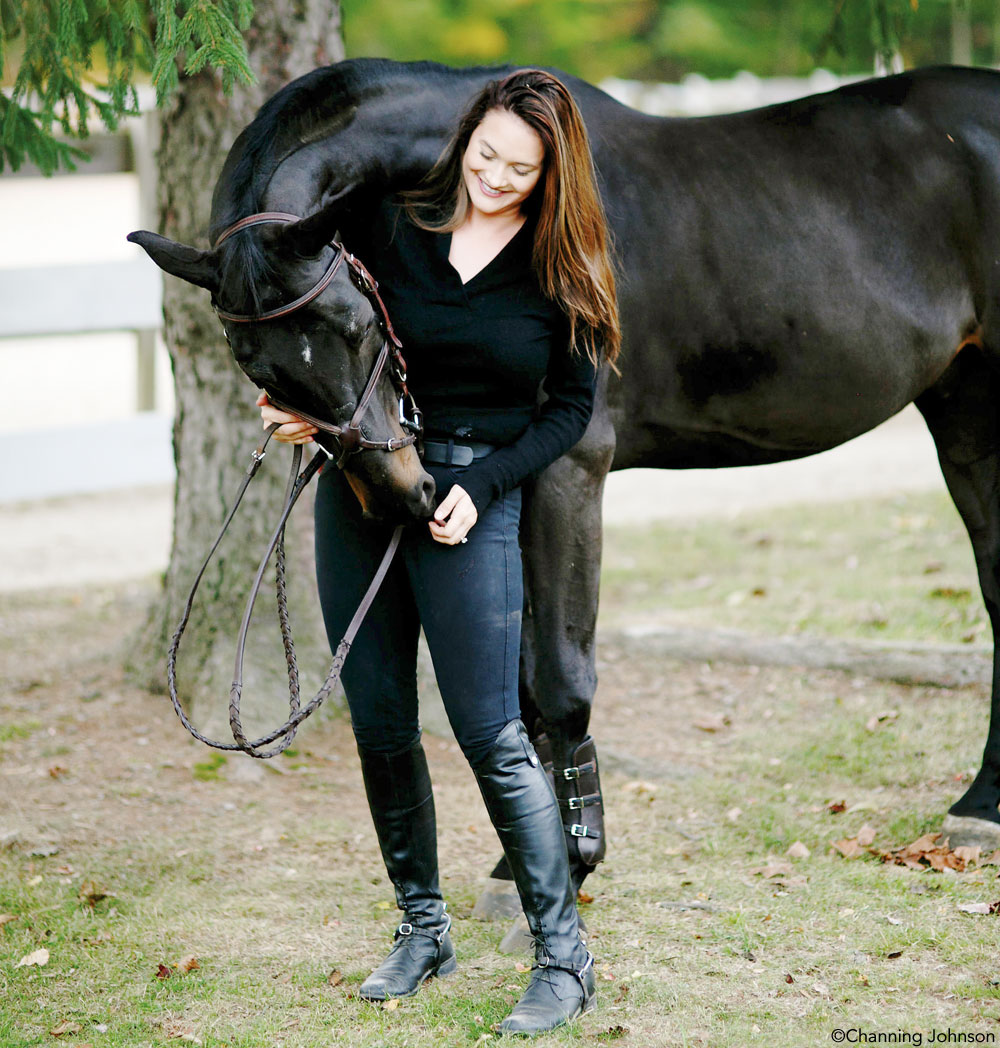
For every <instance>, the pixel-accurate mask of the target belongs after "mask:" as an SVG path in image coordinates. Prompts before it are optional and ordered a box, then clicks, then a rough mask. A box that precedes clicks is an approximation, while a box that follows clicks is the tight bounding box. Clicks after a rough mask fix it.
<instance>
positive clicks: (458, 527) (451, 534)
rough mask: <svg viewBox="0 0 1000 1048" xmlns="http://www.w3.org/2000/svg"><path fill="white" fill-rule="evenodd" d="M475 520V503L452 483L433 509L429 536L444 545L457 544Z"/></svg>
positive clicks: (467, 532)
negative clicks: (439, 503)
mask: <svg viewBox="0 0 1000 1048" xmlns="http://www.w3.org/2000/svg"><path fill="white" fill-rule="evenodd" d="M477 520H479V514H478V513H477V512H476V505H475V503H474V502H473V501H472V499H471V498H469V495H468V494H467V493H466V491H465V489H464V488H460V487H459V486H458V485H457V484H453V485H452V486H451V490H450V491H449V492H448V494H447V495H445V497H444V498H443V499H442V500H441V505H440V506H438V508H437V509H436V510H435V511H434V519H433V520H432V521H431V522H430V525H429V527H430V529H431V538H432V539H434V541H435V542H442V543H444V545H446V546H457V545H458V543H460V542H464V541H465V536H466V535H468V534H469V532H470V531H471V530H472V525H473V524H475V523H476V521H477Z"/></svg>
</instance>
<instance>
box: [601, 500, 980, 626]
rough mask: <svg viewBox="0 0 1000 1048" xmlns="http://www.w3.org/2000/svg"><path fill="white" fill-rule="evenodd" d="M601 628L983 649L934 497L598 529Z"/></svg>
mask: <svg viewBox="0 0 1000 1048" xmlns="http://www.w3.org/2000/svg"><path fill="white" fill-rule="evenodd" d="M601 602H602V623H603V624H604V625H605V626H616V625H621V624H623V623H624V622H628V621H635V620H637V619H641V620H642V621H649V620H650V619H651V618H652V619H654V620H660V621H667V622H683V623H684V624H687V625H706V626H716V627H718V626H727V627H731V628H738V629H747V630H752V631H754V632H760V633H779V634H788V633H811V634H816V635H822V636H835V637H836V636H849V637H855V638H859V637H860V638H869V639H885V640H889V639H891V640H910V641H931V640H933V641H935V642H936V643H941V644H961V643H974V642H975V643H988V642H989V639H990V638H989V635H988V622H987V618H986V613H985V609H984V608H983V603H982V598H981V596H980V593H979V587H978V583H977V580H976V574H975V565H974V562H973V557H972V548H971V546H970V544H969V540H968V537H967V535H966V533H965V529H964V527H963V525H962V522H961V520H960V518H959V517H958V514H957V512H956V511H955V509H954V507H953V506H952V504H951V502H950V501H949V500H948V498H947V497H946V496H945V495H943V494H936V493H935V494H906V495H899V496H896V497H894V498H892V499H888V500H870V499H869V500H863V501H856V502H853V501H852V502H843V503H831V504H829V505H823V506H790V507H782V508H780V509H772V510H769V511H766V512H757V513H753V514H746V515H743V516H740V517H738V518H736V519H735V520H734V521H707V522H706V521H690V522H688V521H681V522H666V523H658V524H655V525H652V526H648V527H641V528H639V527H637V528H625V527H616V528H610V529H608V533H607V537H606V542H605V556H604V570H603V575H602V583H601Z"/></svg>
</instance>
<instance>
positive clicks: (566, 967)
mask: <svg viewBox="0 0 1000 1048" xmlns="http://www.w3.org/2000/svg"><path fill="white" fill-rule="evenodd" d="M593 966H594V955H593V954H592V953H591V952H590V950H588V951H587V959H586V961H584V963H583V964H582V965H580V966H579V967H578V966H577V965H575V964H572V963H571V962H570V961H560V960H557V959H556V958H555V957H549V956H548V954H546V955H545V956H543V957H542V959H541V960H540V961H535V963H534V964H533V965H532V966H531V970H532V971H535V970H539V971H549V970H551V969H553V968H555V969H556V970H557V971H560V972H569V974H570V975H575V976H576V977H577V979H579V980H580V983H581V985H582V984H583V977H584V976H585V975H586V974H587V971H588V970H589V969H590V968H592V967H593Z"/></svg>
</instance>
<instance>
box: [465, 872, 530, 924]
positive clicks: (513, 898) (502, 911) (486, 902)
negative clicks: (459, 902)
mask: <svg viewBox="0 0 1000 1048" xmlns="http://www.w3.org/2000/svg"><path fill="white" fill-rule="evenodd" d="M520 912H521V900H520V898H519V897H518V894H517V888H516V886H515V885H514V882H513V881H500V880H497V879H496V878H495V877H491V878H490V879H489V880H488V881H487V882H486V887H485V888H484V889H483V893H482V895H480V896H479V898H478V899H477V900H476V905H475V906H474V907H473V908H472V916H473V917H475V918H476V919H477V920H480V921H507V920H510V918H511V917H516V916H517V915H518V914H519V913H520Z"/></svg>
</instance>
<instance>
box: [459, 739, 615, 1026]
mask: <svg viewBox="0 0 1000 1048" xmlns="http://www.w3.org/2000/svg"><path fill="white" fill-rule="evenodd" d="M473 771H474V772H475V774H476V780H477V782H478V783H479V789H480V791H481V792H482V795H483V800H484V801H485V802H486V809H487V811H488V812H489V814H490V819H491V820H492V822H493V825H494V827H495V828H496V831H497V834H498V835H499V837H500V843H501V844H502V845H503V850H504V854H505V855H506V856H507V862H508V864H509V866H510V871H511V873H512V874H513V877H514V883H515V884H516V885H517V890H518V894H519V895H520V897H521V905H522V906H523V907H524V913H525V916H526V917H527V919H528V926H529V927H530V928H531V933H532V935H533V936H534V939H535V965H534V967H533V969H532V973H531V982H530V983H529V984H528V988H527V990H526V991H525V993H524V996H523V997H522V998H521V1000H520V1001H518V1003H517V1005H515V1007H514V1010H513V1011H512V1012H511V1014H510V1015H509V1016H507V1018H506V1019H504V1021H503V1022H502V1023H501V1024H500V1030H501V1031H502V1032H504V1033H517V1034H526V1035H533V1034H539V1033H544V1032H545V1031H547V1030H552V1029H555V1027H557V1026H561V1025H562V1024H563V1023H565V1022H568V1021H569V1020H570V1019H575V1018H576V1017H577V1016H578V1015H580V1014H581V1013H583V1012H585V1011H589V1010H590V1009H591V1008H592V1007H593V1006H594V1003H595V990H594V958H593V957H592V956H591V954H590V953H589V952H588V951H587V948H586V947H585V946H584V945H583V943H582V942H581V940H580V926H579V923H578V919H577V914H576V892H575V890H574V888H573V885H572V883H571V881H570V875H569V861H568V859H567V855H566V841H565V838H564V836H563V828H562V820H561V818H560V816H559V808H558V806H557V804H556V800H555V797H554V796H553V793H552V787H551V786H550V785H549V783H548V780H547V778H546V776H545V772H544V771H543V769H542V767H541V765H540V763H539V760H538V757H537V756H536V754H535V751H534V750H533V749H532V747H531V743H530V741H529V739H528V733H527V732H526V731H525V729H524V725H523V724H522V723H521V722H520V721H511V722H510V723H509V724H508V725H507V726H506V727H505V728H504V729H503V731H501V732H500V735H499V736H498V737H497V740H496V742H495V743H494V745H493V749H492V750H490V752H489V754H488V755H487V757H486V759H485V760H484V761H482V762H481V763H480V764H478V765H476V767H475V768H474V769H473Z"/></svg>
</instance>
